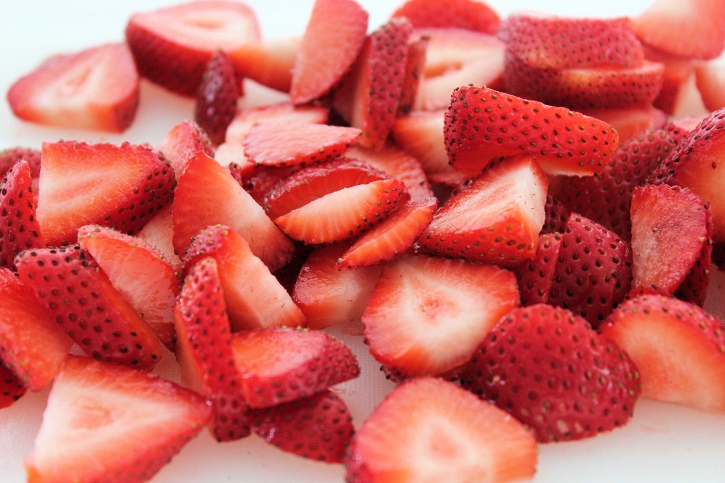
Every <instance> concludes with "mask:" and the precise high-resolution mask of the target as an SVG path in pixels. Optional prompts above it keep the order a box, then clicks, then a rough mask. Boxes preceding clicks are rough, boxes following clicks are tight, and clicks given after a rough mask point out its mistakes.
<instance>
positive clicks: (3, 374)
mask: <svg viewBox="0 0 725 483" xmlns="http://www.w3.org/2000/svg"><path fill="white" fill-rule="evenodd" d="M27 390H28V388H27V387H25V386H24V385H23V382H22V381H21V380H20V379H19V378H18V376H16V375H15V373H14V372H13V371H11V370H10V369H9V368H8V366H6V365H5V364H2V363H0V409H5V408H6V407H9V406H12V405H13V404H14V403H15V402H16V401H17V400H19V399H20V398H21V397H23V396H24V395H25V393H26V392H27Z"/></svg>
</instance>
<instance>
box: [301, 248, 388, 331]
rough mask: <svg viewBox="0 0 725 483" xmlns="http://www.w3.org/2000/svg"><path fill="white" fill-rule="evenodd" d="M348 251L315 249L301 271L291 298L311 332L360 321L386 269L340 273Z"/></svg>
mask: <svg viewBox="0 0 725 483" xmlns="http://www.w3.org/2000/svg"><path fill="white" fill-rule="evenodd" d="M348 248H349V244H332V245H325V246H322V247H316V248H315V249H314V251H313V252H312V253H311V254H310V255H309V257H308V258H307V259H306V260H305V262H304V264H303V265H302V268H301V269H300V272H299V275H298V277H297V281H296V283H295V284H294V289H293V291H292V299H293V300H294V301H295V304H297V306H298V307H299V308H300V310H302V312H303V313H304V314H305V318H306V319H307V328H309V329H324V328H326V327H332V326H336V325H340V324H348V323H356V322H359V321H360V317H361V316H362V314H363V311H364V310H365V305H366V304H367V302H368V299H369V298H370V294H372V292H373V289H374V288H375V283H376V282H377V280H378V277H379V276H380V272H381V271H382V269H383V267H382V265H374V266H369V267H360V268H356V269H355V270H339V269H338V266H337V263H338V261H339V260H340V258H341V257H342V255H343V254H344V253H345V251H347V249H348Z"/></svg>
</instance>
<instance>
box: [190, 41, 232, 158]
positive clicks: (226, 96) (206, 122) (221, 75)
mask: <svg viewBox="0 0 725 483" xmlns="http://www.w3.org/2000/svg"><path fill="white" fill-rule="evenodd" d="M242 85H243V84H242V83H241V82H240V80H239V78H238V77H237V74H236V72H235V71H234V64H232V61H231V59H230V58H229V55H227V54H226V53H225V52H224V51H222V50H220V51H218V52H215V53H214V55H213V56H212V58H211V59H210V60H209V63H208V64H207V65H206V69H205V70H204V75H203V76H202V78H201V83H200V84H199V90H198V91H197V93H196V102H195V104H194V120H195V121H196V122H197V123H198V124H199V126H201V128H202V129H203V130H204V131H205V132H206V133H207V134H208V135H209V138H210V139H211V141H212V142H213V143H214V144H221V143H222V142H224V138H225V137H226V133H227V127H228V126H229V124H230V123H231V122H232V120H233V119H234V117H235V115H236V114H237V100H238V99H239V97H240V96H241V95H242V94H243V92H242Z"/></svg>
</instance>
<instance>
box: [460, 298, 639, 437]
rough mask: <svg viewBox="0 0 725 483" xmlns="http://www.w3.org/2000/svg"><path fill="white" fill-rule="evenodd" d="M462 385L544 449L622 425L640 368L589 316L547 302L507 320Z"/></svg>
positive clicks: (484, 346) (496, 329) (516, 312)
mask: <svg viewBox="0 0 725 483" xmlns="http://www.w3.org/2000/svg"><path fill="white" fill-rule="evenodd" d="M461 382H462V385H463V387H465V388H467V389H469V390H470V391H472V392H473V393H474V394H478V395H479V396H480V397H481V398H483V399H484V400H487V401H490V402H492V403H494V404H495V405H496V406H498V407H499V408H501V409H504V410H506V411H508V412H509V413H511V415H512V416H514V417H515V418H516V419H518V420H519V421H521V422H522V423H524V424H526V425H527V426H528V427H530V428H531V429H532V430H533V431H534V433H535V434H536V439H537V440H538V441H539V442H542V443H547V442H552V441H567V440H577V439H582V438H588V437H592V436H595V435H597V434H599V433H601V432H603V431H609V430H612V429H614V428H616V427H618V426H622V425H624V424H626V423H627V421H628V420H629V419H630V417H631V416H632V413H633V411H634V404H635V402H636V401H637V398H638V397H639V394H640V382H639V377H638V373H637V368H636V366H635V364H634V363H633V362H632V360H631V359H630V358H629V357H628V356H627V354H626V353H625V352H624V351H623V350H622V349H620V348H619V347H617V345H616V344H615V343H614V342H611V341H610V340H609V339H606V338H604V337H602V336H600V335H599V334H597V333H596V332H594V331H592V330H591V328H590V327H589V324H588V323H587V321H586V320H584V319H582V318H581V317H578V316H576V315H574V314H572V313H571V312H569V311H567V310H564V309H561V308H555V307H551V306H549V305H546V304H536V305H531V306H529V307H523V308H517V309H514V310H512V311H511V312H509V313H508V314H507V315H506V316H505V317H504V318H503V319H501V321H500V322H499V323H498V324H496V326H495V327H493V329H492V330H491V332H490V333H489V335H488V337H487V338H486V340H485V341H484V342H483V343H482V344H481V345H480V347H479V348H478V349H477V351H476V353H475V355H474V356H473V358H472V359H471V361H470V362H469V363H468V364H467V365H466V366H465V368H464V369H463V373H462V375H461Z"/></svg>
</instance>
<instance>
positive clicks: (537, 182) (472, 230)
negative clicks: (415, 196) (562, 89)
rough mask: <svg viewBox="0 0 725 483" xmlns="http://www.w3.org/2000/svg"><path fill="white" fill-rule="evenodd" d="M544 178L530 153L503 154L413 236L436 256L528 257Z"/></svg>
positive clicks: (539, 221)
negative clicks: (419, 233)
mask: <svg viewBox="0 0 725 483" xmlns="http://www.w3.org/2000/svg"><path fill="white" fill-rule="evenodd" d="M547 186H548V180H547V178H546V175H545V174H544V172H543V171H542V170H541V168H540V167H539V165H538V163H537V162H536V160H535V159H534V158H533V157H531V156H518V157H516V158H511V159H505V160H503V161H501V162H500V163H498V164H496V165H495V166H494V167H492V168H489V169H488V170H486V171H485V172H484V173H483V174H481V175H480V176H479V177H477V178H475V179H474V180H473V181H472V182H471V184H470V185H469V186H468V187H466V189H464V190H462V191H461V192H459V193H457V194H456V195H454V196H451V197H450V198H449V199H448V200H446V202H445V203H443V205H442V206H441V207H440V209H439V210H438V211H437V212H436V213H435V214H434V215H433V220H432V221H431V223H430V225H428V228H426V230H425V231H424V232H423V233H422V234H421V235H420V237H419V238H418V244H419V245H420V248H421V250H423V251H424V252H426V253H430V254H433V255H436V256H443V257H456V258H457V257H463V258H465V259H467V260H470V261H476V262H487V263H498V264H505V263H515V262H519V261H521V260H526V259H529V258H533V257H534V254H535V252H536V245H537V243H538V236H539V232H540V231H541V228H542V226H543V225H544V217H545V213H544V206H545V202H546V193H547Z"/></svg>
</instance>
